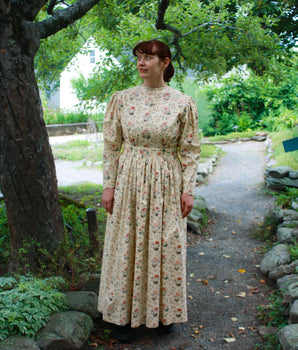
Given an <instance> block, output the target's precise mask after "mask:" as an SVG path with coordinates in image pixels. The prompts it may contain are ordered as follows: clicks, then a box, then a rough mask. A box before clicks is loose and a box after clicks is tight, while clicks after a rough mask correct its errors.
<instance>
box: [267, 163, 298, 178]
mask: <svg viewBox="0 0 298 350" xmlns="http://www.w3.org/2000/svg"><path fill="white" fill-rule="evenodd" d="M292 170H293V169H292V168H291V167H290V166H277V167H271V168H267V169H266V171H265V173H266V175H269V176H271V177H273V178H276V179H282V178H284V177H286V176H288V175H289V173H290V172H291V171H292Z"/></svg>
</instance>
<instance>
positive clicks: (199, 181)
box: [197, 175, 205, 183]
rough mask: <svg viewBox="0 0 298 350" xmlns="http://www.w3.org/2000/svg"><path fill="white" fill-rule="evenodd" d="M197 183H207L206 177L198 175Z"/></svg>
mask: <svg viewBox="0 0 298 350" xmlns="http://www.w3.org/2000/svg"><path fill="white" fill-rule="evenodd" d="M197 182H198V183H204V182H205V179H204V176H202V175H197Z"/></svg>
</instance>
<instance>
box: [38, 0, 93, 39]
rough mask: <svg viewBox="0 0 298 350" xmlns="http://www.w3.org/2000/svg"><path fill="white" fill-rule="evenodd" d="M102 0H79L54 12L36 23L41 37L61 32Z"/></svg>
mask: <svg viewBox="0 0 298 350" xmlns="http://www.w3.org/2000/svg"><path fill="white" fill-rule="evenodd" d="M99 1H100V0H77V1H76V2H75V3H74V4H73V5H72V6H70V7H68V8H66V9H63V10H58V11H56V12H54V14H53V16H52V17H50V18H47V19H45V20H43V21H41V22H38V23H36V24H35V25H36V27H37V28H38V30H39V33H40V38H41V39H44V38H47V37H48V36H50V35H53V34H55V33H57V32H59V31H60V30H61V29H63V28H66V27H67V26H68V25H70V24H72V23H74V22H75V21H76V20H78V19H80V18H81V17H83V16H84V15H85V14H86V13H87V12H88V11H89V10H90V9H91V8H92V7H93V6H95V5H96V4H97V3H99Z"/></svg>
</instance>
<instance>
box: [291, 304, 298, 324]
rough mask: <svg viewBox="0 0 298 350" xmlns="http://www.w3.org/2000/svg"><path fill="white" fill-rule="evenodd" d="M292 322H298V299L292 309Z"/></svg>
mask: <svg viewBox="0 0 298 350" xmlns="http://www.w3.org/2000/svg"><path fill="white" fill-rule="evenodd" d="M290 322H291V323H298V300H295V301H294V303H293V305H292V306H291V309H290Z"/></svg>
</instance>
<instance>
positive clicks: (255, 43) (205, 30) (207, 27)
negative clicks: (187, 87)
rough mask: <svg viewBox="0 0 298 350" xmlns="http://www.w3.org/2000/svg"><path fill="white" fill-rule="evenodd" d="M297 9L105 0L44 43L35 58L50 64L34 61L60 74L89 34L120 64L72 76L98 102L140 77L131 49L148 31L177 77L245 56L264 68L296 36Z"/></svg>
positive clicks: (193, 0) (206, 73) (271, 4)
mask: <svg viewBox="0 0 298 350" xmlns="http://www.w3.org/2000/svg"><path fill="white" fill-rule="evenodd" d="M296 13H297V6H296V5H295V3H294V1H293V0H290V1H285V0H282V1H266V0H259V1H249V2H246V1H241V0H220V1H219V0H213V1H210V0H201V1H197V0H160V1H158V0H146V1H140V0H139V1H131V0H125V1H118V0H104V1H102V2H100V3H99V4H98V6H97V7H96V8H94V9H93V10H92V11H90V13H89V14H88V16H85V18H84V19H83V20H81V21H80V22H79V24H77V25H76V27H75V28H69V29H68V30H67V31H65V32H63V33H60V36H59V37H57V38H54V39H52V40H51V41H47V42H45V43H43V44H42V46H41V49H40V53H39V54H38V60H37V61H36V62H37V66H38V67H40V65H39V63H38V62H40V59H41V57H42V54H43V56H47V57H48V61H47V62H48V63H51V65H50V64H46V65H44V63H45V61H43V67H45V66H46V67H47V68H46V69H47V72H45V69H43V71H42V69H39V70H38V77H39V78H41V79H42V80H46V79H49V77H51V78H50V80H51V79H54V78H56V77H57V76H59V73H60V71H61V70H63V68H64V67H65V65H66V64H67V61H68V60H69V58H71V57H72V55H74V54H75V52H76V51H77V50H78V47H79V46H80V45H81V44H82V42H83V41H84V39H86V38H88V37H89V36H90V35H92V36H93V37H94V38H95V40H96V41H97V43H98V44H99V45H100V46H101V47H102V48H104V49H107V50H108V52H109V54H110V55H112V56H114V57H116V58H117V59H118V61H119V63H120V65H119V66H117V65H114V66H113V69H107V68H104V66H103V67H98V69H97V70H96V71H95V72H94V74H93V75H92V76H91V77H89V78H88V79H87V80H86V79H84V78H83V77H81V78H80V79H78V80H77V81H76V82H75V88H76V90H77V92H78V95H79V97H80V98H81V99H82V100H95V101H97V102H98V103H100V102H103V101H105V100H106V98H107V97H108V96H109V95H110V94H111V93H112V92H113V91H116V90H119V89H123V88H125V87H128V86H131V85H133V84H135V83H136V81H137V79H138V77H137V74H136V69H135V65H134V58H133V56H132V54H131V49H132V47H133V46H134V45H135V44H136V43H137V42H138V41H140V40H148V39H152V38H157V39H160V40H163V41H165V42H166V43H168V44H169V45H170V47H171V50H172V52H173V61H174V65H175V68H176V80H178V81H179V79H182V77H183V76H185V75H186V74H188V73H189V72H190V71H191V72H192V74H194V76H195V77H196V78H198V79H207V78H208V77H210V76H212V75H214V74H217V75H218V76H222V75H223V74H225V73H226V72H227V71H229V70H231V69H232V68H233V67H237V66H239V65H243V64H247V66H248V67H249V68H251V69H252V70H253V71H254V72H256V73H257V74H263V73H264V72H266V70H268V69H271V66H272V64H273V59H274V60H275V61H274V62H276V60H281V59H284V58H285V57H286V55H287V49H288V48H289V47H291V46H293V45H294V44H295V35H296V34H297V26H296V21H295V16H296V15H295V14H296ZM285 20H287V25H286V26H285V25H284V21H285ZM82 37H83V38H84V39H83V38H82ZM69 39H70V40H71V42H69ZM62 43H64V45H63V44H62ZM55 49H57V52H56V53H55V55H56V56H58V57H56V58H55V55H53V52H54V50H55ZM60 50H61V52H62V51H63V50H64V53H65V55H64V58H62V55H59V51H60ZM46 53H48V55H46ZM107 60H108V58H107ZM109 63H110V64H112V62H109Z"/></svg>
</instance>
